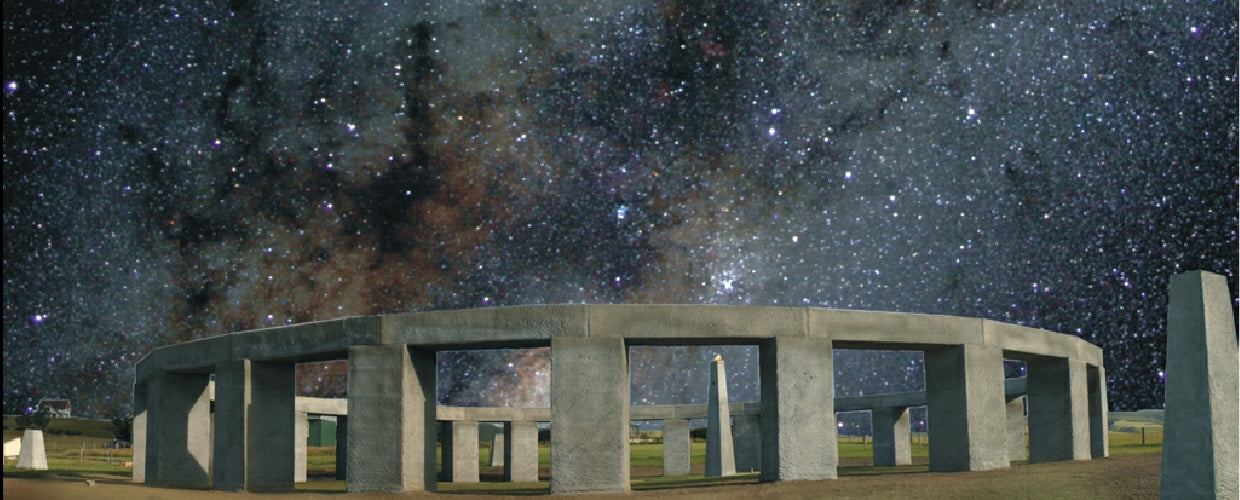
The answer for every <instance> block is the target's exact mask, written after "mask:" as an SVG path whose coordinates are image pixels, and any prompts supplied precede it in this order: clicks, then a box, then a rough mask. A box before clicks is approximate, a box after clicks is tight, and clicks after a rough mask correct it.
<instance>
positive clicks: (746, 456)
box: [732, 415, 762, 472]
mask: <svg viewBox="0 0 1240 500" xmlns="http://www.w3.org/2000/svg"><path fill="white" fill-rule="evenodd" d="M732 423H733V426H732V446H733V447H734V448H735V449H736V470H737V472H754V471H758V470H761V469H762V424H761V423H760V422H759V421H758V416H757V415H737V416H735V417H733V418H732Z"/></svg>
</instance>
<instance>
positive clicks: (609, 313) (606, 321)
mask: <svg viewBox="0 0 1240 500" xmlns="http://www.w3.org/2000/svg"><path fill="white" fill-rule="evenodd" d="M588 307H589V309H588V311H589V328H590V330H589V331H590V336H591V337H623V338H625V339H627V340H628V341H629V343H630V344H635V345H694V344H721V343H728V339H742V340H743V339H761V338H764V337H774V336H785V335H787V336H797V337H804V336H806V327H807V325H806V309H805V308H800V307H746V306H716V305H710V306H683V305H607V306H588Z"/></svg>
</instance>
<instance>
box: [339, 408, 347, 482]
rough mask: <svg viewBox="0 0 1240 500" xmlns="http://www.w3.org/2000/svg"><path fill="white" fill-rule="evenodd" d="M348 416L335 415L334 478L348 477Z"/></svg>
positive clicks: (342, 478)
mask: <svg viewBox="0 0 1240 500" xmlns="http://www.w3.org/2000/svg"><path fill="white" fill-rule="evenodd" d="M348 463H349V417H347V416H345V415H336V479H339V480H342V481H343V480H345V479H346V478H348V477H349V468H348Z"/></svg>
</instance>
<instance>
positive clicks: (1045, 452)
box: [1025, 357, 1092, 463]
mask: <svg viewBox="0 0 1240 500" xmlns="http://www.w3.org/2000/svg"><path fill="white" fill-rule="evenodd" d="M1025 363H1026V365H1027V366H1028V367H1029V375H1028V384H1029V396H1028V397H1029V463H1039V462H1054V461H1058V460H1089V459H1090V457H1091V456H1092V455H1091V451H1090V436H1089V425H1090V424H1089V384H1088V383H1087V382H1086V381H1087V377H1086V373H1085V363H1084V362H1082V361H1078V360H1075V359H1072V358H1052V357H1037V358H1033V359H1029V360H1027V361H1026V362H1025Z"/></svg>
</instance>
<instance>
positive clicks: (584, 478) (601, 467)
mask: <svg viewBox="0 0 1240 500" xmlns="http://www.w3.org/2000/svg"><path fill="white" fill-rule="evenodd" d="M629 489H630V486H629V359H628V348H627V347H626V346H625V343H624V339H623V338H620V337H606V336H602V335H600V336H598V337H552V339H551V493H553V494H564V493H627V492H628V491H629Z"/></svg>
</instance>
